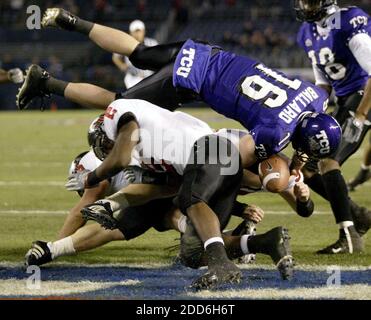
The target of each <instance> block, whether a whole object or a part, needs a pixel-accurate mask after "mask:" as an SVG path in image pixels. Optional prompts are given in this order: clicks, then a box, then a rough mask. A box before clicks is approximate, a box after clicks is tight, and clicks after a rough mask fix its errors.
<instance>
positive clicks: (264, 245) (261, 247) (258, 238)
mask: <svg viewBox="0 0 371 320" xmlns="http://www.w3.org/2000/svg"><path fill="white" fill-rule="evenodd" d="M271 245H272V243H271V242H269V241H267V237H266V235H265V234H258V235H255V236H251V237H249V238H248V240H247V246H248V251H249V253H252V254H255V253H263V254H269V247H270V246H271Z"/></svg>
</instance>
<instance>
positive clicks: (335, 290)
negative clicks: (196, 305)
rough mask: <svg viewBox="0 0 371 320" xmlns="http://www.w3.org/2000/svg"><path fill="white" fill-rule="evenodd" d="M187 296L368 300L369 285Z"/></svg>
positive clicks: (247, 290)
mask: <svg viewBox="0 0 371 320" xmlns="http://www.w3.org/2000/svg"><path fill="white" fill-rule="evenodd" d="M188 296H190V297H196V298H204V299H205V298H206V299H215V298H221V299H233V298H239V299H241V298H242V299H243V298H246V299H311V300H312V299H351V300H354V299H355V300H369V299H370V296H371V286H369V285H366V284H365V285H359V284H357V285H342V286H340V287H326V286H323V287H317V288H305V287H302V288H295V289H275V288H267V289H245V290H226V291H207V290H204V291H200V292H197V293H193V292H189V293H188Z"/></svg>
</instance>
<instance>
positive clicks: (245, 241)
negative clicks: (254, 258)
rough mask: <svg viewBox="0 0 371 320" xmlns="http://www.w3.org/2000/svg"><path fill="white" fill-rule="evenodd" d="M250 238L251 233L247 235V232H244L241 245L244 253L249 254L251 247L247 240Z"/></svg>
mask: <svg viewBox="0 0 371 320" xmlns="http://www.w3.org/2000/svg"><path fill="white" fill-rule="evenodd" d="M249 238H250V235H247V234H244V235H243V236H242V237H241V240H240V247H241V251H242V252H243V254H249V248H248V246H247V241H249Z"/></svg>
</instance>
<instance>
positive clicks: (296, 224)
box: [0, 110, 371, 266]
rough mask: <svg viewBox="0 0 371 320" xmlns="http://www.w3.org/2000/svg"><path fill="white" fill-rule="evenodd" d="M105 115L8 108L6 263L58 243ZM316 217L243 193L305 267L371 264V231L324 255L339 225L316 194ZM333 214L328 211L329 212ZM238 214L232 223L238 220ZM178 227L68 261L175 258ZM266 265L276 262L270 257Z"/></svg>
mask: <svg viewBox="0 0 371 320" xmlns="http://www.w3.org/2000/svg"><path fill="white" fill-rule="evenodd" d="M191 113H192V114H194V115H196V116H198V117H200V118H201V119H202V120H205V121H207V122H209V123H210V124H211V125H212V126H213V127H214V128H223V127H239V125H238V124H236V123H234V122H232V121H230V120H226V119H225V118H223V117H221V116H219V115H217V114H216V113H213V112H211V111H208V110H197V111H192V112H191ZM97 115H98V113H97V112H90V111H89V112H77V111H76V112H44V113H40V112H24V113H20V112H16V113H5V112H3V113H0V128H1V129H0V150H1V154H0V221H1V223H0V262H4V261H8V262H21V261H22V259H23V256H24V254H25V252H26V251H27V249H28V248H29V246H30V244H31V242H32V241H33V240H37V239H39V240H53V239H54V238H55V236H56V234H57V232H58V229H59V228H60V227H61V225H62V222H63V219H64V217H65V212H67V211H68V210H69V208H71V207H72V206H73V205H74V204H75V202H76V201H77V200H78V198H77V195H76V194H74V193H70V192H67V191H66V190H65V189H64V188H63V184H64V182H65V180H66V178H67V172H68V168H69V165H70V163H71V161H72V159H74V157H75V156H76V155H77V154H79V153H81V152H82V151H85V150H87V149H88V146H87V139H86V135H87V128H88V125H89V124H90V122H91V121H92V120H93V118H94V117H96V116H97ZM361 157H362V152H361V151H359V152H358V153H357V154H355V155H354V156H353V157H352V158H351V159H350V160H349V161H348V162H347V164H346V165H345V166H344V175H345V177H346V178H347V179H349V178H350V177H351V176H352V175H354V173H355V172H356V171H357V170H358V168H359V163H360V160H361ZM370 191H371V186H370V184H366V185H365V186H363V187H362V188H359V190H357V192H355V193H352V194H351V195H352V198H353V199H354V200H355V201H357V202H359V203H360V204H362V205H364V206H366V207H368V208H370V207H371V192H370ZM313 198H314V200H315V204H316V211H319V212H320V213H319V214H315V215H314V216H313V217H311V218H310V219H303V218H300V217H297V216H296V215H295V214H294V213H293V212H292V211H291V210H290V209H289V207H288V205H286V203H285V202H284V201H283V200H281V199H280V198H279V197H278V196H276V195H273V194H259V195H256V196H248V197H245V198H243V200H244V201H246V202H249V203H256V204H257V205H259V206H261V207H262V208H263V209H264V210H265V211H267V212H268V213H267V214H266V218H265V221H264V222H263V223H262V224H261V225H259V226H258V231H259V232H264V231H266V230H268V229H270V228H272V227H274V226H278V225H284V226H287V227H288V228H289V231H290V234H291V236H292V246H293V253H294V257H295V259H296V261H297V264H299V265H300V264H312V265H313V264H316V265H317V264H325V265H333V264H337V265H362V266H369V265H371V236H370V235H366V237H365V243H366V248H367V249H366V252H365V253H364V254H361V255H354V256H349V255H345V256H328V257H324V256H316V255H315V254H314V251H316V250H318V249H321V248H322V247H324V246H325V245H329V244H330V243H332V242H333V241H335V240H336V239H337V233H338V231H337V227H336V225H335V223H334V219H333V217H332V215H330V214H329V213H330V208H329V206H328V204H327V203H325V202H324V201H322V200H321V199H320V198H319V197H317V196H316V195H313ZM326 213H327V214H326ZM237 222H238V220H237V219H233V220H232V221H231V226H234V225H236V223H237ZM176 238H178V235H177V234H176V233H175V232H167V233H162V234H160V233H156V232H155V231H150V232H149V233H148V234H146V235H144V236H142V237H141V238H139V239H136V240H132V241H130V242H128V243H112V244H109V245H107V246H105V247H103V248H100V249H98V250H95V251H93V252H90V253H85V254H80V255H79V256H76V257H71V258H65V259H61V260H60V261H69V262H79V263H112V262H115V263H116V262H117V263H157V262H160V263H162V262H167V261H169V259H170V258H171V257H174V256H175V254H176V252H169V251H168V250H166V248H168V247H170V246H172V245H174V244H176V243H177V241H176V240H175V239H176ZM258 259H259V262H261V263H269V260H268V259H266V258H265V257H263V256H258Z"/></svg>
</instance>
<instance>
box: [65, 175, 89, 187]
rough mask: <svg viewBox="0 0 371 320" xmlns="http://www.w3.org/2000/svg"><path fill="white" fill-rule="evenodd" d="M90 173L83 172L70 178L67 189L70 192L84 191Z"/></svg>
mask: <svg viewBox="0 0 371 320" xmlns="http://www.w3.org/2000/svg"><path fill="white" fill-rule="evenodd" d="M90 172H91V171H89V170H81V171H78V172H76V173H74V174H71V175H70V176H69V177H68V182H67V183H66V184H65V187H66V189H67V190H68V191H84V190H85V182H86V179H87V177H88V174H89V173H90Z"/></svg>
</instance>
